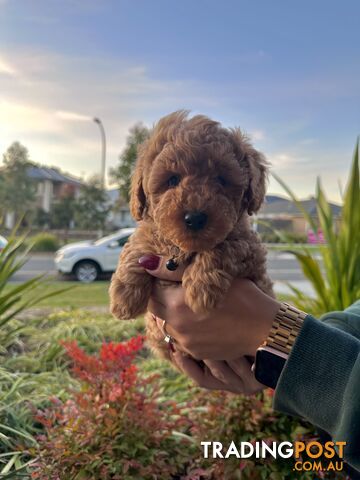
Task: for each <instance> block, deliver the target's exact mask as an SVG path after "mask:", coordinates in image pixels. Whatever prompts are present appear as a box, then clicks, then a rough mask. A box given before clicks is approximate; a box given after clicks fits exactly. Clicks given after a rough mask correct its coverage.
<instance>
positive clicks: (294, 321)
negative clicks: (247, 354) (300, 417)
mask: <svg viewBox="0 0 360 480" xmlns="http://www.w3.org/2000/svg"><path fill="white" fill-rule="evenodd" d="M306 316H307V313H305V312H302V311H301V310H298V309H297V308H295V307H293V306H292V305H289V304H288V303H286V302H283V303H282V304H281V305H280V308H279V311H278V312H277V314H276V315H275V318H274V321H273V324H272V326H271V329H270V333H269V336H268V337H267V339H266V340H265V342H264V343H263V344H262V345H261V346H260V347H259V348H258V350H257V352H256V357H255V366H254V374H255V377H256V379H257V380H258V381H259V382H260V383H262V384H264V385H266V386H267V387H271V388H275V387H276V384H277V382H278V380H279V377H280V374H281V372H282V369H283V368H284V365H285V362H286V360H287V358H288V356H289V354H290V352H291V349H292V347H293V345H294V343H295V340H296V337H297V336H298V334H299V332H300V329H301V327H302V325H303V322H304V320H305V318H306Z"/></svg>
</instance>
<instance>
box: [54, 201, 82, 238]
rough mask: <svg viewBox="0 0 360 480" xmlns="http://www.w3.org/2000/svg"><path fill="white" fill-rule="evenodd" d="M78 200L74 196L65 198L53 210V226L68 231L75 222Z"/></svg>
mask: <svg viewBox="0 0 360 480" xmlns="http://www.w3.org/2000/svg"><path fill="white" fill-rule="evenodd" d="M75 210H76V200H75V198H74V197H73V196H69V195H68V196H65V197H62V198H61V199H60V201H59V202H57V203H55V205H54V206H53V207H52V209H51V226H52V227H53V228H64V229H65V230H68V229H69V228H70V227H71V223H72V221H74V217H75Z"/></svg>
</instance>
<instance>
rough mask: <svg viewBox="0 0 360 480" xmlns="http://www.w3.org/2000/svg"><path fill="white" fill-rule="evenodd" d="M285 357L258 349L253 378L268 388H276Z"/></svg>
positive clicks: (264, 349)
mask: <svg viewBox="0 0 360 480" xmlns="http://www.w3.org/2000/svg"><path fill="white" fill-rule="evenodd" d="M286 359H287V356H285V357H283V356H282V355H281V354H280V355H279V354H278V353H272V352H270V351H269V350H267V349H266V348H259V349H258V350H257V352H256V358H255V370H254V374H255V378H256V380H257V381H258V382H260V383H262V384H263V385H266V386H267V387H270V388H274V389H275V388H276V384H277V382H278V380H279V377H280V374H281V372H282V369H283V368H284V365H285V362H286Z"/></svg>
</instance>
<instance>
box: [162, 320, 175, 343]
mask: <svg viewBox="0 0 360 480" xmlns="http://www.w3.org/2000/svg"><path fill="white" fill-rule="evenodd" d="M165 324H166V321H165V320H163V321H162V325H161V328H162V331H163V334H164V342H165V343H167V344H168V345H170V344H172V343H175V338H174V337H172V336H171V335H169V334H168V333H166V330H165Z"/></svg>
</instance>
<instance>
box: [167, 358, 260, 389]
mask: <svg viewBox="0 0 360 480" xmlns="http://www.w3.org/2000/svg"><path fill="white" fill-rule="evenodd" d="M170 355H171V358H172V359H173V361H174V362H175V364H176V365H177V366H178V367H179V369H180V370H181V371H182V372H183V373H184V374H186V375H187V376H188V377H190V378H191V379H192V380H193V381H194V382H195V383H196V384H197V385H198V386H199V387H202V388H206V389H208V390H227V391H229V392H232V393H243V394H244V395H253V394H254V393H257V392H260V391H261V390H263V389H264V385H262V384H261V383H259V382H258V381H257V380H256V378H255V376H254V373H253V371H252V369H251V363H250V362H249V360H248V359H247V358H245V357H240V358H237V359H236V360H228V361H227V362H225V361H220V360H203V365H201V364H200V363H199V362H197V361H196V360H194V359H193V358H191V357H189V356H187V355H184V354H183V353H182V352H180V351H176V350H175V352H172V353H171V354H170Z"/></svg>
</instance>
